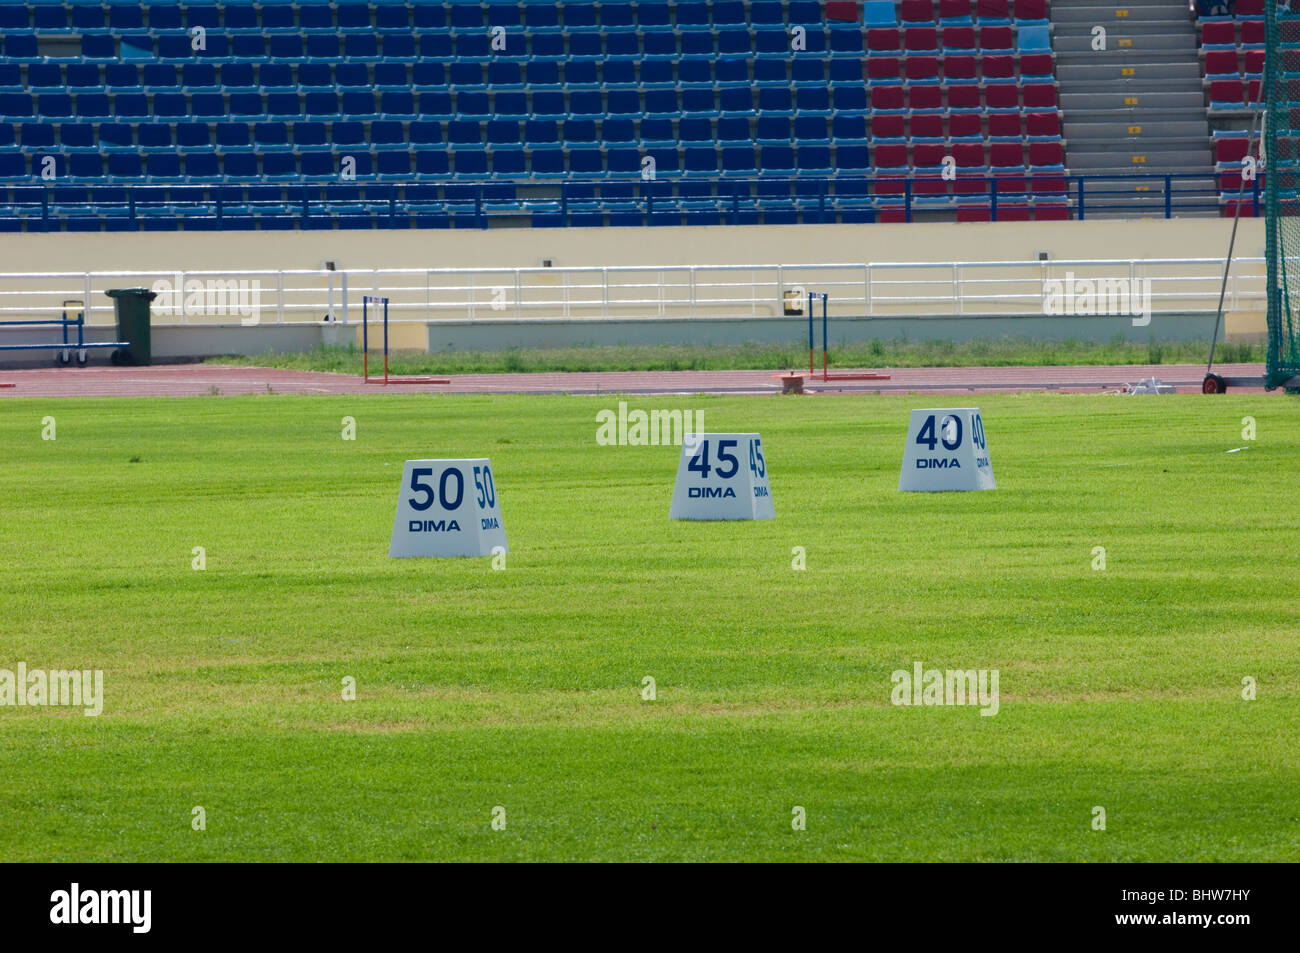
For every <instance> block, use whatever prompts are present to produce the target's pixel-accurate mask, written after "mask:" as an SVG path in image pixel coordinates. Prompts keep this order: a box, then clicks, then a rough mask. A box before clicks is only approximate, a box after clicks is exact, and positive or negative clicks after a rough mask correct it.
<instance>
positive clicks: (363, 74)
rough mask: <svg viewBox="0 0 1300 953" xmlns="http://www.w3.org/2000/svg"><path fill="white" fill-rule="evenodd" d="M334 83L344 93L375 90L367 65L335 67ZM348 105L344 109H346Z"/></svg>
mask: <svg viewBox="0 0 1300 953" xmlns="http://www.w3.org/2000/svg"><path fill="white" fill-rule="evenodd" d="M334 83H335V85H336V86H338V88H339V89H340V90H341V91H343V92H359V91H361V90H365V91H367V92H369V91H371V90H373V89H374V86H373V85H372V84H371V81H370V69H369V67H367V66H366V64H365V63H339V64H337V65H336V66H335V67H334ZM346 108H347V107H346V105H345V106H344V109H346Z"/></svg>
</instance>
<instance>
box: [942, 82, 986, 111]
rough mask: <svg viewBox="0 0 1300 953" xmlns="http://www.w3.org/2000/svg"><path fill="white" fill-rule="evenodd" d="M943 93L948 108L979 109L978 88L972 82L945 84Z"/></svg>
mask: <svg viewBox="0 0 1300 953" xmlns="http://www.w3.org/2000/svg"><path fill="white" fill-rule="evenodd" d="M944 89H945V93H944V95H945V96H947V99H948V108H949V109H979V108H981V105H980V88H979V87H978V86H976V85H974V84H973V83H962V84H955V85H952V86H946V87H945V88H944Z"/></svg>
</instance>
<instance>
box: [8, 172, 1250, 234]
mask: <svg viewBox="0 0 1300 953" xmlns="http://www.w3.org/2000/svg"><path fill="white" fill-rule="evenodd" d="M1225 174H1226V173H1223V172H1204V173H1149V172H1140V173H1132V174H1099V175H1070V174H1067V173H1065V172H1041V171H1040V172H1032V173H1030V172H1025V173H1018V172H1016V173H1002V172H998V173H996V174H994V173H990V174H982V175H969V174H959V175H958V176H957V178H956V179H955V180H945V179H943V178H942V177H941V176H938V175H934V176H928V175H919V176H913V177H902V176H892V175H876V176H835V177H833V178H832V177H819V178H810V177H806V176H799V177H790V178H778V177H772V176H764V177H756V178H730V177H720V178H712V179H706V178H692V177H683V178H672V179H668V178H660V179H657V180H650V181H642V180H640V179H614V178H610V179H591V180H584V179H569V180H564V181H550V182H548V181H545V180H542V181H538V180H527V181H517V182H498V181H483V182H472V183H465V182H377V183H346V184H342V183H313V184H286V183H259V184H251V183H250V184H184V183H176V184H162V183H147V184H133V185H107V186H105V185H96V186H66V185H53V184H51V185H30V186H29V185H24V184H9V185H0V227H3V228H4V229H5V230H8V231H17V230H20V229H21V230H26V231H36V232H45V231H60V230H62V229H63V228H64V227H68V226H70V225H77V224H78V223H79V224H80V226H82V227H87V228H89V227H90V226H92V225H95V221H94V220H95V219H98V220H99V224H100V225H103V226H105V227H108V228H110V229H114V230H117V229H121V230H135V229H141V228H145V229H147V228H149V227H151V225H155V226H156V225H166V224H168V223H169V222H170V223H175V222H176V221H178V220H179V221H180V222H182V223H184V224H185V225H186V227H187V228H188V227H196V228H215V229H225V228H231V229H239V228H250V227H254V224H255V223H256V222H258V221H260V220H264V219H267V218H275V219H279V220H280V225H281V227H284V226H285V225H286V224H287V225H288V226H289V227H294V226H296V227H299V228H332V227H333V226H334V224H335V220H336V219H339V218H348V217H351V218H353V219H355V220H359V221H363V220H366V219H368V220H369V224H370V225H372V226H374V227H379V228H385V227H387V228H406V227H410V226H411V225H412V224H418V223H419V222H420V220H421V219H431V218H437V217H445V218H447V219H449V220H454V222H455V224H456V226H457V227H471V228H473V227H478V228H487V227H488V223H489V219H492V218H515V219H517V218H520V217H524V216H527V217H530V218H537V217H539V216H540V219H541V221H540V222H535V224H541V223H544V224H547V225H558V226H564V225H569V224H572V223H573V221H574V215H575V213H577V214H582V213H586V215H587V219H583V221H587V220H589V217H590V216H591V215H593V214H594V215H605V214H616V215H618V216H620V220H623V219H626V217H628V216H637V215H640V216H641V217H642V218H643V219H644V220H645V221H646V222H655V221H656V219H655V216H656V213H658V214H659V215H660V216H663V215H668V216H671V215H673V214H682V213H686V212H698V211H704V212H706V213H708V214H714V213H716V215H717V216H718V221H719V223H723V224H734V223H742V222H747V221H751V220H752V216H753V215H755V214H757V213H765V214H768V215H772V214H774V213H785V214H786V215H791V214H793V215H794V216H795V217H796V219H797V220H798V221H802V222H805V223H813V222H823V223H826V222H835V221H838V220H840V218H842V217H843V216H844V214H845V213H861V214H862V215H864V216H866V217H867V220H870V217H871V216H883V217H885V218H888V219H890V220H897V219H899V218H901V219H902V220H905V221H912V220H913V219H914V216H916V215H918V214H919V215H925V214H927V213H934V212H943V211H953V210H955V209H958V208H962V207H967V208H971V207H975V208H980V207H981V206H983V207H986V208H987V211H988V217H989V219H990V220H992V221H998V220H999V211H1000V210H1005V209H1007V208H1008V207H1011V208H1016V209H1017V210H1023V208H1024V206H1026V205H1038V206H1041V205H1043V204H1052V205H1055V206H1057V207H1059V206H1060V205H1062V204H1064V205H1066V206H1067V207H1068V213H1069V215H1071V216H1072V217H1073V218H1076V219H1080V220H1083V219H1086V218H1088V217H1089V216H1094V215H1097V214H1102V213H1107V214H1116V213H1118V214H1133V215H1135V216H1139V215H1140V216H1152V215H1158V216H1159V217H1162V218H1174V217H1176V216H1178V215H1184V214H1188V213H1196V212H1207V211H1218V210H1220V209H1221V208H1223V207H1224V205H1223V203H1222V201H1221V199H1223V198H1235V197H1236V194H1237V190H1236V188H1235V187H1234V188H1223V187H1222V185H1223V179H1222V177H1223V176H1224V175H1225ZM1262 179H1263V176H1262V175H1261V176H1258V177H1256V178H1254V179H1253V180H1251V181H1250V182H1248V183H1247V188H1246V190H1245V192H1244V200H1245V204H1244V205H1243V208H1242V215H1244V216H1248V217H1258V216H1259V215H1260V214H1261V213H1262V206H1263V201H1262V199H1263V195H1262V192H1263V183H1262ZM1153 198H1156V199H1158V200H1159V201H1155V202H1153V201H1152V199H1153ZM853 220H854V221H861V220H863V218H862V217H854V218H853ZM91 230H95V229H93V228H92V229H91Z"/></svg>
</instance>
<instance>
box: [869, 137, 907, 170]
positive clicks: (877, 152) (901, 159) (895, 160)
mask: <svg viewBox="0 0 1300 953" xmlns="http://www.w3.org/2000/svg"><path fill="white" fill-rule="evenodd" d="M871 161H872V164H873V165H874V166H875V167H876V168H877V169H879V170H881V171H885V172H888V171H889V170H893V171H895V172H897V171H899V170H901V169H905V168H907V166H908V161H907V146H906V145H902V144H898V143H882V144H881V145H878V146H876V147H875V149H873V150H872V155H871Z"/></svg>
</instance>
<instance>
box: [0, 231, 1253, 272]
mask: <svg viewBox="0 0 1300 953" xmlns="http://www.w3.org/2000/svg"><path fill="white" fill-rule="evenodd" d="M1263 226H1264V223H1263V220H1262V219H1243V220H1242V222H1241V230H1240V232H1239V234H1238V236H1237V254H1238V255H1240V256H1242V257H1254V256H1261V255H1262V254H1263V250H1264V249H1263V246H1264V228H1263ZM1230 228H1231V223H1230V222H1228V221H1226V220H1222V219H1174V220H1168V221H1166V220H1163V219H1154V220H1136V221H1125V222H1105V221H1098V222H1091V221H1085V222H1031V223H1010V222H1009V223H996V224H978V223H969V224H960V225H957V224H951V223H922V224H914V225H766V226H727V227H713V228H567V229H490V230H487V231H475V230H465V229H456V230H448V231H412V230H408V229H403V230H400V231H399V230H395V231H369V232H351V231H346V232H319V231H307V232H227V233H221V232H173V233H165V232H135V233H115V234H89V235H81V234H70V233H60V234H53V235H41V234H18V235H13V234H5V235H0V272H36V271H106V270H115V269H120V270H149V269H160V270H171V269H178V268H179V269H205V270H227V269H228V270H238V269H265V268H272V269H282V268H318V267H320V264H321V262H322V261H323V260H325V259H332V260H335V261H337V262H338V263H339V267H341V268H466V267H470V268H473V267H510V268H516V267H531V266H536V265H537V264H538V259H540V258H554V259H555V260H556V262H557V264H559V265H561V266H583V265H658V264H665V265H667V264H674V265H689V264H706V263H707V264H745V263H754V264H773V263H790V264H807V263H821V262H864V261H894V262H900V261H996V260H1003V261H1006V260H1029V259H1033V258H1034V257H1035V255H1036V253H1037V252H1039V251H1050V252H1051V253H1052V256H1053V257H1054V258H1121V259H1133V258H1213V257H1221V256H1222V255H1223V254H1224V253H1225V252H1226V251H1227V247H1228V234H1229V230H1230Z"/></svg>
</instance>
